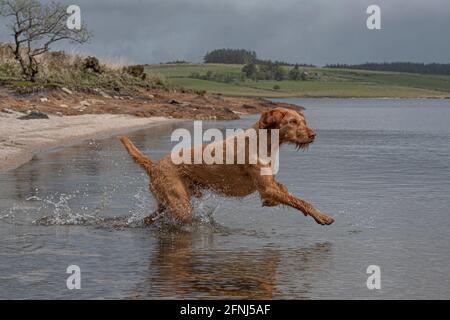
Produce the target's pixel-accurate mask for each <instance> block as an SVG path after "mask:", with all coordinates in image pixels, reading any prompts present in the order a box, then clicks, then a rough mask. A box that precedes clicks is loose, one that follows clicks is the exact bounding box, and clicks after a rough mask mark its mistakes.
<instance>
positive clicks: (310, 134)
mask: <svg viewBox="0 0 450 320" xmlns="http://www.w3.org/2000/svg"><path fill="white" fill-rule="evenodd" d="M308 137H309V138H310V139H314V138H315V137H316V133H315V132H314V131H312V130H311V131H310V132H309V134H308Z"/></svg>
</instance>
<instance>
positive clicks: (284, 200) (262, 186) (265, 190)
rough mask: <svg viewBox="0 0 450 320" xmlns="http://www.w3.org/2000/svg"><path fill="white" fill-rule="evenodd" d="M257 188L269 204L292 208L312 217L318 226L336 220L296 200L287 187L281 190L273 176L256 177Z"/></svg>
mask: <svg viewBox="0 0 450 320" xmlns="http://www.w3.org/2000/svg"><path fill="white" fill-rule="evenodd" d="M254 179H255V183H256V186H257V188H258V191H259V193H260V195H261V198H262V199H263V200H264V202H266V201H267V202H268V203H269V204H273V203H279V204H284V205H287V206H290V207H292V208H295V209H297V210H300V211H301V212H303V214H304V215H305V216H306V215H308V216H311V217H312V218H313V219H314V220H315V221H316V222H317V223H318V224H321V225H329V224H332V223H333V222H334V219H333V218H331V217H329V216H327V215H325V214H323V213H321V212H320V211H319V210H317V209H316V208H314V206H313V205H312V204H310V203H308V202H306V201H305V200H302V199H299V198H296V197H295V196H293V195H292V194H290V193H289V192H288V191H287V189H286V187H284V186H283V187H284V188H280V186H279V184H278V183H277V182H276V181H275V179H274V178H273V176H262V175H259V173H258V174H257V175H256V176H254Z"/></svg>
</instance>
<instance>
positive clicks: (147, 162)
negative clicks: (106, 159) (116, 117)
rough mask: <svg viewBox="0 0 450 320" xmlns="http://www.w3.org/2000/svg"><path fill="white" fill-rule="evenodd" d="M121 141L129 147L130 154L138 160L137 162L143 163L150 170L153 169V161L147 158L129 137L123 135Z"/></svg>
mask: <svg viewBox="0 0 450 320" xmlns="http://www.w3.org/2000/svg"><path fill="white" fill-rule="evenodd" d="M120 141H121V142H122V143H123V145H124V146H125V149H127V151H128V153H129V154H130V156H131V157H132V158H133V159H134V161H136V163H137V164H139V165H141V166H142V167H143V168H144V169H145V170H147V171H148V172H150V171H151V169H152V161H151V160H150V159H149V158H147V157H146V156H145V155H144V154H143V153H142V152H141V151H140V150H139V149H138V148H137V147H136V146H135V145H134V144H133V142H131V140H130V139H128V138H127V137H121V138H120Z"/></svg>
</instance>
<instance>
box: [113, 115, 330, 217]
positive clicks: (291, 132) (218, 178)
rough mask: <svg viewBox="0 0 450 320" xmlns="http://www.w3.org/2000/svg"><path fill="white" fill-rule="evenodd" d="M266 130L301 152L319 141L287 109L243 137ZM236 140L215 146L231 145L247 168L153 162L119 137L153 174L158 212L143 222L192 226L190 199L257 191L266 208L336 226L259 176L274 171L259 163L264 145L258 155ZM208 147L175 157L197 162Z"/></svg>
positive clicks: (270, 177) (300, 118) (169, 159)
mask: <svg viewBox="0 0 450 320" xmlns="http://www.w3.org/2000/svg"><path fill="white" fill-rule="evenodd" d="M262 129H265V130H268V131H269V132H270V131H271V130H273V129H278V130H279V131H278V135H279V144H280V145H282V144H287V143H290V144H294V145H295V146H296V147H297V148H299V149H301V148H305V147H307V146H308V145H309V144H311V143H312V142H313V141H314V139H315V136H316V134H315V133H314V131H313V130H312V129H310V128H308V126H307V125H306V120H305V117H304V115H303V114H302V113H299V112H297V111H294V110H290V109H284V108H277V109H273V110H270V111H266V112H264V113H263V114H262V115H261V117H260V119H259V121H257V122H256V123H255V124H254V125H253V126H252V127H251V128H249V129H247V130H245V131H244V132H243V133H241V134H244V135H245V134H247V131H249V130H252V131H256V132H258V131H259V130H262ZM238 136H239V134H238V135H236V136H233V137H230V138H227V139H225V140H223V141H219V142H214V143H216V144H222V146H223V150H226V147H225V146H226V144H229V143H233V146H234V152H233V157H234V158H235V159H236V158H237V157H238V156H239V152H245V153H246V158H245V159H246V161H247V162H246V163H244V164H237V163H238V162H234V163H235V164H228V163H227V164H225V161H223V164H217V163H214V164H206V163H200V164H194V162H192V163H187V164H186V163H181V164H175V163H174V162H173V157H172V154H168V155H166V156H164V157H163V158H161V159H160V160H159V161H152V160H150V159H149V158H147V157H146V156H145V155H144V154H142V152H141V151H140V150H139V149H138V148H137V147H136V146H135V145H134V144H133V143H132V142H131V141H130V139H128V138H127V137H122V138H120V140H121V141H122V143H123V144H124V146H125V148H126V149H127V151H128V153H129V154H130V155H131V157H132V158H133V159H134V160H135V161H136V162H137V163H138V164H139V165H141V166H142V167H143V168H144V169H145V170H146V172H147V174H148V175H149V177H150V190H151V192H152V193H153V194H154V196H155V198H156V200H157V202H158V209H157V210H156V212H155V213H154V214H153V215H151V216H150V217H147V218H146V219H145V223H147V224H151V223H153V221H154V220H155V217H157V216H159V215H161V214H163V213H166V212H168V213H170V214H172V216H173V217H174V218H176V219H177V220H179V221H181V222H183V223H190V222H191V219H192V214H193V212H192V211H193V209H192V206H191V198H192V197H201V196H202V190H211V191H213V192H215V193H218V194H220V195H223V196H228V197H244V196H247V195H249V194H251V193H254V192H258V193H259V194H260V196H261V200H262V204H263V206H276V205H286V206H290V207H292V208H295V209H298V210H300V211H301V212H302V213H303V214H304V215H305V216H311V217H312V218H313V219H314V220H315V221H316V222H317V223H318V224H321V225H329V224H332V223H333V222H334V220H333V218H331V217H329V216H327V215H325V214H323V213H321V212H320V211H319V210H317V209H316V208H314V206H313V205H311V204H310V203H308V202H306V201H304V200H302V199H300V198H297V197H295V196H293V195H292V194H290V193H289V192H288V190H287V188H286V187H285V186H284V185H282V184H281V183H279V182H277V181H276V180H275V176H274V174H264V175H263V174H261V172H262V169H269V170H270V169H271V168H272V167H271V164H267V161H259V158H258V155H259V154H260V153H259V151H260V150H259V145H260V144H259V143H258V148H256V154H254V153H255V150H253V148H250V147H249V141H248V139H244V141H245V147H244V148H238V146H237V143H235V142H236V141H238V138H239V137H238ZM258 137H259V136H258ZM258 139H260V138H258ZM267 140H268V141H266V142H267V150H266V151H267V153H268V154H269V155H270V153H271V150H272V148H271V144H272V141H271V135H270V134H268V135H267ZM241 141H242V140H241ZM207 146H210V145H200V146H194V147H192V148H190V149H188V148H186V149H181V150H178V151H173V152H178V153H180V152H181V154H183V153H184V152H189V153H190V154H191V156H192V157H193V155H194V153H195V152H193V151H194V149H195V148H201V149H202V150H205V148H206V147H207ZM239 150H241V151H239ZM242 150H243V151H242ZM173 152H172V153H173ZM252 156H256V158H257V161H256V163H250V161H248V160H249V159H250V158H251V157H252ZM223 157H224V158H225V157H226V152H223Z"/></svg>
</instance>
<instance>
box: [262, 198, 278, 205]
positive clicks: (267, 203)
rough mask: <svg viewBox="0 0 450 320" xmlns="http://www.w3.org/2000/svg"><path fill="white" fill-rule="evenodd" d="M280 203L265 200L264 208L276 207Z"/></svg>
mask: <svg viewBox="0 0 450 320" xmlns="http://www.w3.org/2000/svg"><path fill="white" fill-rule="evenodd" d="M278 204H279V203H278V202H276V201H272V200H264V201H263V203H262V206H263V207H275V206H277V205H278Z"/></svg>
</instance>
